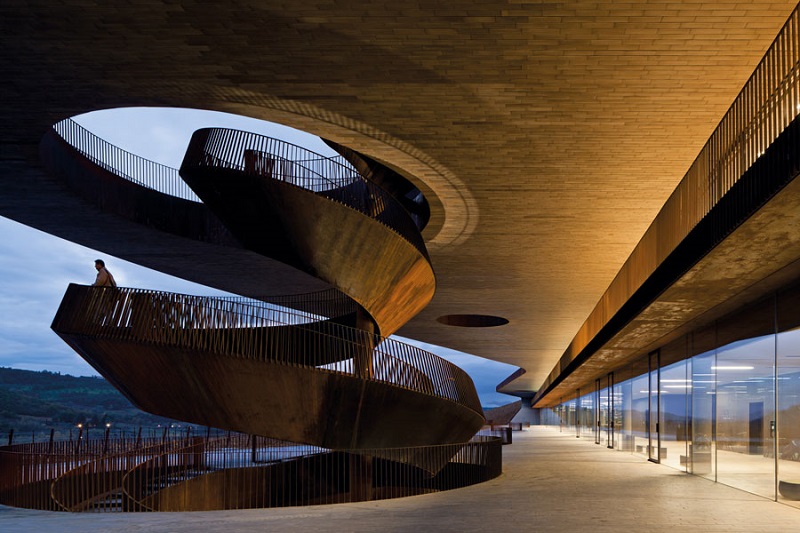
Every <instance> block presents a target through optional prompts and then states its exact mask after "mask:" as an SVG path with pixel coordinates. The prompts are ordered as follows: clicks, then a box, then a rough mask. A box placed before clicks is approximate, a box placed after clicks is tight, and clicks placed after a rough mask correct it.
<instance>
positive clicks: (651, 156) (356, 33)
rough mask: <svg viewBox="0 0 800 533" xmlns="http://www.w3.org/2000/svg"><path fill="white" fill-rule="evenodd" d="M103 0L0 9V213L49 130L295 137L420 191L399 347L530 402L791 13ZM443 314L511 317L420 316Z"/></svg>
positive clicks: (15, 213) (785, 8)
mask: <svg viewBox="0 0 800 533" xmlns="http://www.w3.org/2000/svg"><path fill="white" fill-rule="evenodd" d="M112 4H116V3H106V2H102V1H99V0H98V1H96V2H86V1H69V0H67V1H62V2H57V3H56V2H50V1H48V0H42V1H40V2H12V3H11V4H4V5H3V7H2V8H0V30H2V31H0V50H1V51H0V72H1V73H2V79H3V82H2V83H0V102H2V104H3V105H2V106H0V117H2V127H1V128H0V138H1V139H2V144H1V145H0V146H1V147H0V180H2V181H0V215H3V216H8V217H11V218H15V219H18V220H21V221H23V222H25V223H28V224H37V220H38V221H44V219H45V218H46V217H47V213H46V210H45V209H42V206H41V205H39V204H38V203H37V197H36V193H37V188H40V187H41V184H42V183H44V182H43V181H41V180H44V179H45V178H43V177H41V176H40V172H39V167H38V163H37V159H36V144H37V143H38V140H39V138H41V135H42V133H43V131H44V130H45V129H46V128H47V127H48V126H49V125H50V124H52V123H53V122H55V121H56V120H59V119H61V118H64V117H68V116H72V115H75V114H79V113H83V112H87V111H92V110H96V109H103V108H110V107H120V106H141V105H150V106H179V107H192V108H205V109H215V110H221V111H228V112H235V113H241V114H245V115H249V116H254V117H257V118H263V119H267V120H272V121H275V122H280V123H283V124H287V125H290V126H294V127H298V128H300V129H304V130H306V131H309V132H311V133H315V134H317V135H320V136H322V137H326V138H329V139H332V140H334V141H336V142H339V143H341V144H345V145H347V146H350V147H351V148H354V149H356V150H359V151H362V152H364V153H366V154H368V155H371V156H373V157H375V158H377V159H380V160H382V161H384V162H386V163H388V164H390V165H392V166H394V167H396V168H398V169H400V170H401V171H402V172H404V173H405V174H407V175H408V177H409V178H410V179H412V180H414V181H416V182H418V183H420V184H424V187H425V188H426V189H428V192H429V194H430V195H431V197H432V200H433V207H434V217H433V222H432V224H431V227H430V229H429V230H428V231H427V232H426V237H427V239H428V241H429V246H430V251H431V257H432V260H433V265H434V268H435V270H436V273H437V278H438V288H437V293H436V296H435V298H434V300H433V302H432V303H431V305H430V306H429V307H428V308H427V309H426V310H425V311H423V312H422V313H421V314H420V315H418V317H417V318H415V319H414V320H413V321H412V322H410V323H409V324H408V325H407V326H406V327H405V328H403V329H402V330H401V331H400V334H402V335H405V336H408V337H412V338H416V339H420V340H424V341H428V342H432V343H436V344H440V345H443V346H448V347H451V348H455V349H459V350H463V351H466V352H469V353H474V354H477V355H481V356H484V357H489V358H492V359H496V360H499V361H503V362H507V363H511V364H514V365H518V366H520V367H523V368H525V369H526V370H527V374H525V376H523V377H522V378H521V379H519V380H517V382H516V383H515V384H513V386H512V388H519V389H532V390H535V389H536V388H537V387H538V385H539V384H540V383H541V382H542V380H543V379H544V378H545V376H546V375H547V374H548V373H549V372H550V370H551V369H552V367H553V365H554V363H555V362H556V361H557V359H558V358H559V356H560V355H561V354H562V353H563V351H564V349H565V348H566V346H567V345H568V343H569V342H570V340H571V339H572V337H573V335H574V334H575V332H576V331H577V330H578V328H579V327H580V325H581V324H582V323H583V321H584V319H585V318H586V316H587V315H588V313H589V311H590V310H591V309H592V307H593V306H594V304H595V303H596V302H597V300H598V298H599V297H600V295H601V294H602V293H603V291H604V290H605V289H606V287H607V286H608V284H609V283H610V281H611V279H612V278H613V276H614V275H615V274H616V272H617V270H618V269H619V267H620V266H621V265H622V263H623V262H624V261H625V259H626V258H627V256H628V254H629V253H630V251H631V250H632V248H633V246H634V245H635V244H636V242H637V241H638V240H639V238H640V237H641V235H642V233H643V232H644V230H645V229H646V227H647V226H648V224H649V223H650V221H651V220H652V219H653V217H654V216H655V214H656V213H657V211H658V210H659V208H660V207H661V205H662V204H663V202H664V201H665V199H666V198H667V196H668V194H669V193H670V192H671V191H672V189H673V188H674V187H675V185H676V184H677V183H678V181H679V180H680V179H681V178H682V176H683V174H684V172H685V171H686V169H687V168H688V166H689V164H690V163H691V162H692V160H693V159H694V157H695V156H696V155H697V153H698V152H699V150H700V148H701V146H702V145H703V143H704V142H705V141H706V139H707V138H708V136H709V135H710V133H711V131H712V130H713V129H714V127H715V126H716V124H717V122H718V120H719V119H720V117H721V116H722V114H723V113H724V112H725V110H726V109H727V108H728V106H729V105H730V103H731V102H732V101H733V99H734V97H735V95H736V94H737V93H738V91H739V89H740V88H741V87H742V85H743V84H744V82H745V80H746V79H747V77H748V76H749V75H750V73H751V72H752V70H753V68H754V66H755V65H756V63H757V62H758V60H759V59H760V58H761V56H762V55H763V53H764V51H765V50H766V48H767V47H768V46H769V44H770V42H771V41H772V39H773V38H774V37H775V35H776V34H777V32H778V29H779V28H780V27H781V25H782V24H783V23H784V21H785V20H786V18H787V17H788V15H789V13H790V12H791V10H792V8H794V6H795V2H793V1H761V0H755V1H751V2H748V3H741V2H732V1H719V2H691V3H690V2H658V3H656V2H645V1H631V2H625V3H619V2H611V1H598V2H583V1H569V2H557V3H555V2H553V3H538V2H516V1H494V0H486V1H481V2H475V1H472V0H470V1H450V2H445V3H441V2H438V3H434V2H402V1H397V0H392V1H384V0H382V1H365V0H359V1H343V2H339V1H333V0H302V1H297V2H279V1H252V2H247V1H242V0H237V1H231V2H224V3H219V5H210V4H207V3H200V2H198V3H196V2H166V1H165V2H163V4H162V3H160V2H157V1H154V2H146V3H141V4H138V3H134V4H133V5H124V6H119V5H112ZM36 213H38V214H36ZM76 216H79V214H76ZM41 225H46V224H44V223H43V222H42V224H41ZM186 272H187V275H188V276H191V270H190V269H188V268H187V270H186ZM463 314H481V315H493V316H498V317H503V318H506V319H508V320H509V323H508V324H507V325H504V326H499V327H493V328H485V327H482V328H465V327H458V326H452V325H446V324H444V323H442V322H439V321H437V320H436V319H437V318H438V317H440V316H443V315H463Z"/></svg>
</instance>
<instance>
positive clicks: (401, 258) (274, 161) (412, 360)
mask: <svg viewBox="0 0 800 533" xmlns="http://www.w3.org/2000/svg"><path fill="white" fill-rule="evenodd" d="M343 152H345V155H346V156H347V158H348V159H349V160H351V161H353V162H354V164H355V165H356V166H359V167H362V168H364V169H367V172H366V173H367V174H373V175H374V176H376V177H380V179H383V181H384V185H385V184H387V183H391V181H390V178H391V171H387V172H385V173H384V174H382V175H381V176H378V172H377V171H376V169H378V168H379V167H378V165H377V164H376V163H375V162H373V161H371V160H368V159H366V158H363V156H360V155H358V154H355V153H352V152H350V153H348V152H347V151H346V150H344V149H343ZM42 153H43V159H44V160H45V164H46V166H49V167H50V169H51V170H52V171H53V172H54V173H55V174H58V175H61V176H62V177H63V178H64V180H65V181H66V182H67V184H68V186H69V187H70V188H71V189H72V190H74V191H76V192H77V193H78V194H79V195H81V196H82V197H83V198H84V199H85V200H88V201H89V202H90V203H92V204H94V205H97V206H99V207H101V208H102V209H103V210H104V211H106V212H110V213H113V214H115V215H119V216H122V217H125V218H126V219H129V220H133V221H135V222H138V223H141V224H145V225H147V226H148V227H150V228H153V230H157V231H153V234H154V241H157V240H158V235H159V234H161V232H165V233H169V234H172V235H177V236H180V237H182V238H184V239H187V238H188V239H192V240H193V241H196V242H199V243H207V245H208V246H209V247H213V249H214V251H215V253H219V251H218V250H219V249H220V247H222V248H224V249H226V250H230V253H231V257H233V258H234V261H235V258H236V257H237V254H240V253H243V251H244V253H252V252H255V253H257V254H259V255H260V256H263V257H267V258H270V259H272V260H275V261H278V262H280V263H281V264H284V265H288V266H290V267H291V268H293V269H297V270H299V271H302V272H305V273H306V274H308V275H310V276H313V277H314V278H316V279H319V280H322V281H324V282H325V283H326V284H327V285H328V286H330V287H332V288H331V289H329V290H327V291H323V292H318V293H315V294H313V295H302V296H297V297H291V296H284V297H281V298H264V297H261V296H258V298H235V297H230V298H214V297H198V296H189V295H182V294H173V293H166V292H159V291H148V290H141V289H126V288H120V289H109V288H96V287H85V286H78V285H70V287H69V288H68V290H67V293H66V295H65V296H64V299H63V301H62V304H61V306H60V308H59V310H58V312H57V314H56V317H55V319H54V321H53V326H52V327H53V329H54V330H55V331H56V332H57V333H58V334H59V335H60V336H61V337H62V338H63V339H64V340H65V341H66V342H67V343H68V344H69V345H70V346H72V347H73V348H74V349H75V350H76V351H77V352H78V353H79V354H81V355H82V356H83V357H84V358H85V359H86V360H87V361H88V362H89V363H90V364H92V366H94V367H95V368H96V369H97V370H98V371H99V372H100V373H101V374H102V375H103V376H104V377H106V378H107V379H108V380H109V381H110V382H111V383H113V384H114V385H115V386H116V387H117V388H118V389H120V390H121V391H122V392H123V393H124V394H125V395H126V396H127V397H128V398H130V399H131V400H132V401H133V402H134V403H135V404H136V405H138V406H140V407H141V408H143V409H145V410H147V411H149V412H152V413H156V414H160V415H163V416H168V417H171V418H175V419H180V420H184V421H187V422H191V423H195V424H202V425H205V426H209V427H218V428H224V429H228V430H234V431H242V432H247V433H250V434H253V435H262V436H265V437H272V438H277V439H282V440H285V441H291V442H295V443H303V444H308V445H313V446H320V447H324V448H326V449H330V450H347V451H348V453H352V452H355V453H358V450H364V451H365V452H366V451H367V450H369V452H368V453H369V455H367V456H366V457H367V459H364V458H362V459H361V461H365V460H366V461H373V460H377V459H375V458H377V457H383V458H384V459H387V460H390V461H395V462H399V463H403V464H408V465H415V467H420V468H423V469H424V470H427V471H428V472H430V473H431V474H434V473H436V472H438V471H439V470H441V469H442V468H443V467H444V466H445V465H446V464H447V461H448V460H449V459H450V458H451V457H452V456H453V454H454V453H456V451H457V450H458V449H459V447H458V446H456V447H455V448H447V447H442V446H441V445H450V444H455V445H459V444H464V443H466V442H467V441H469V439H470V437H472V436H473V435H474V434H475V433H476V431H477V430H478V429H479V428H480V427H481V425H482V424H483V421H484V420H483V416H482V409H481V407H480V403H479V400H478V397H477V393H476V392H475V388H474V385H473V383H472V381H471V379H470V378H469V376H467V374H466V373H464V372H463V371H462V370H461V369H459V368H458V367H456V366H455V365H453V364H451V363H449V362H447V361H445V360H444V359H441V358H439V357H437V356H435V355H433V354H431V353H428V352H425V351H423V350H420V349H418V348H416V347H412V346H409V345H405V344H403V343H399V342H397V341H395V340H393V339H388V338H386V336H387V335H390V334H391V333H393V332H394V331H396V330H397V329H398V328H399V327H400V326H402V324H403V323H405V322H406V321H407V320H408V319H410V318H411V317H412V316H414V315H415V314H416V313H417V312H418V311H419V310H421V309H422V308H423V307H424V306H425V305H426V304H427V303H428V301H429V300H430V298H431V297H432V295H433V291H434V287H435V279H434V275H433V270H432V268H431V265H430V260H429V258H428V255H427V251H426V250H425V246H424V243H423V241H422V237H421V235H420V230H421V228H422V227H424V223H425V220H427V214H426V212H425V210H426V205H425V204H424V202H419V199H418V198H416V197H415V196H416V195H415V193H414V192H413V191H409V187H408V185H407V184H400V185H398V186H396V187H395V189H396V191H395V192H398V191H399V192H400V193H401V196H402V197H401V198H397V197H395V196H393V194H391V193H389V192H387V189H386V188H384V187H381V186H378V185H377V184H375V183H373V182H371V181H369V180H367V179H365V178H364V177H363V176H362V175H361V174H359V173H358V172H357V171H356V170H355V167H354V166H353V165H352V164H350V163H348V162H346V161H345V160H344V159H343V158H336V159H330V158H324V157H322V156H319V155H317V154H314V153H312V152H308V151H306V150H304V149H302V148H300V147H297V146H294V145H290V144H288V143H283V142H281V141H276V140H274V139H269V138H267V137H263V136H258V135H254V134H249V133H245V132H239V131H234V130H223V129H205V130H199V131H198V132H196V133H195V135H194V136H193V138H192V141H191V143H190V146H189V148H188V150H187V153H186V157H185V159H184V163H183V165H182V167H181V177H183V179H184V180H185V181H186V183H188V184H189V185H190V186H191V188H192V191H189V190H187V189H186V187H185V186H183V185H182V184H181V183H180V181H179V179H177V173H176V172H175V171H174V169H168V168H166V167H163V168H162V166H160V165H156V164H155V163H152V162H149V161H146V160H142V159H141V158H137V157H136V156H133V155H132V154H128V153H126V152H123V151H121V150H119V149H117V148H115V147H112V146H110V145H108V144H107V143H104V142H103V141H102V140H100V139H97V138H96V137H94V136H92V135H91V134H89V133H88V132H86V131H85V130H83V129H82V128H80V127H79V126H77V124H75V123H74V122H72V121H64V122H62V123H59V124H57V125H56V126H55V127H54V130H53V132H51V133H50V135H49V136H46V137H45V139H44V140H43V144H42ZM154 175H155V177H154ZM195 194H196V196H195ZM198 197H199V198H202V202H201V201H199V198H198ZM154 206H156V207H155V208H154ZM407 208H411V209H412V211H414V214H413V216H411V215H409V212H408V211H407ZM165 210H166V212H165ZM187 220H188V221H189V222H190V223H187ZM198 281H203V280H198ZM220 288H223V289H228V290H230V288H229V287H220ZM250 296H253V295H252V294H250ZM415 447H432V448H436V450H437V451H434V452H432V451H431V450H430V449H428V450H424V449H423V448H415ZM437 447H438V448H437ZM401 449H402V451H401ZM369 457H372V458H373V459H369ZM367 470H368V471H370V472H371V467H370V468H368V469H367ZM367 477H370V476H367ZM362 481H363V480H362ZM366 483H367V484H369V481H366ZM73 507H80V502H78V503H76V504H74V505H73Z"/></svg>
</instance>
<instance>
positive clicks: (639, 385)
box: [631, 374, 650, 457]
mask: <svg viewBox="0 0 800 533" xmlns="http://www.w3.org/2000/svg"><path fill="white" fill-rule="evenodd" d="M648 381H649V376H648V375H647V374H644V375H642V376H639V377H636V378H633V379H632V380H631V387H632V390H631V435H632V436H633V452H634V453H637V454H641V455H642V456H644V457H647V456H648V453H647V452H648V431H647V426H648V422H649V411H648V402H649V400H650V398H649V396H650V389H649V383H648Z"/></svg>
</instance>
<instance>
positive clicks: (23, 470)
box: [0, 430, 502, 512]
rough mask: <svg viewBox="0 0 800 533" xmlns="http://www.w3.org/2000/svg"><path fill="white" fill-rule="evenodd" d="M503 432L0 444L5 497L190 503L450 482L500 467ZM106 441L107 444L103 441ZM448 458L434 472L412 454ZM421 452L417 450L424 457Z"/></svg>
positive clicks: (74, 505)
mask: <svg viewBox="0 0 800 533" xmlns="http://www.w3.org/2000/svg"><path fill="white" fill-rule="evenodd" d="M500 448H501V442H500V439H497V438H489V437H475V438H473V440H472V441H470V442H468V443H463V444H448V445H438V446H422V447H413V448H394V449H373V450H358V452H357V453H351V452H348V451H331V450H327V449H324V448H319V447H316V446H308V445H296V444H292V443H288V442H283V441H279V440H275V439H269V438H264V437H257V436H253V435H245V434H241V433H231V432H219V431H217V430H215V431H214V433H213V435H212V433H211V430H209V431H208V433H207V434H206V436H204V437H203V436H191V435H190V434H189V433H187V435H186V436H185V437H172V436H171V437H166V436H164V437H160V438H145V439H142V438H124V439H122V438H120V439H111V440H110V441H103V440H101V439H96V440H94V441H92V440H89V441H85V442H84V441H68V442H55V443H50V444H47V443H41V444H24V445H15V446H6V447H2V448H0V472H2V474H3V476H2V477H0V503H2V504H5V505H13V506H17V507H24V508H30V509H41V510H51V511H71V512H77V511H91V512H120V511H193V510H215V509H245V508H268V507H281V506H296V505H317V504H330V503H342V502H353V501H364V500H377V499H387V498H395V497H402V496H409V495H414V494H423V493H427V492H435V491H441V490H450V489H454V488H458V487H464V486H467V485H472V484H475V483H481V482H483V481H487V480H489V479H493V478H495V477H497V476H498V475H500V473H501V472H502V453H501V450H500ZM101 450H104V451H101ZM411 455H413V456H415V457H417V458H418V461H417V462H420V463H423V464H424V458H425V457H427V456H430V458H431V462H433V463H435V462H437V461H439V460H440V457H442V456H443V455H446V456H447V457H450V458H451V459H450V461H449V463H448V464H447V466H445V468H443V469H441V470H440V471H439V472H438V473H437V474H435V475H433V474H430V473H429V472H427V471H426V470H425V469H424V468H419V467H415V466H411V465H409V464H407V463H405V462H403V459H404V458H405V457H408V456H411ZM420 458H421V459H423V460H421V461H420V460H419V459H420Z"/></svg>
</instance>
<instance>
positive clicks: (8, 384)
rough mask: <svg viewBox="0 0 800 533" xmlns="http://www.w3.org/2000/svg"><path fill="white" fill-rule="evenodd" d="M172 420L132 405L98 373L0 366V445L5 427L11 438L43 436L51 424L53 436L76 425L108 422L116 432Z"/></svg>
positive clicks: (100, 427)
mask: <svg viewBox="0 0 800 533" xmlns="http://www.w3.org/2000/svg"><path fill="white" fill-rule="evenodd" d="M175 422H176V421H174V420H169V419H167V418H163V417H158V416H154V415H151V414H149V413H145V412H144V411H141V410H140V409H137V408H136V407H134V406H133V404H131V402H130V401H128V399H127V398H125V397H124V396H123V395H122V394H121V393H120V392H119V391H118V390H117V389H115V388H114V387H112V386H111V385H110V384H109V383H108V382H107V381H106V380H105V379H103V378H100V377H76V376H69V375H63V374H58V373H54V372H47V371H44V372H31V371H28V370H16V369H12V368H3V367H0V431H2V433H0V445H4V444H7V443H8V434H9V432H10V431H11V430H14V442H30V440H31V438H36V439H37V440H38V439H42V438H49V435H50V430H51V429H54V430H56V438H68V437H69V432H70V431H72V432H73V433H76V432H77V426H78V424H82V425H83V427H84V428H89V431H96V432H100V431H104V430H105V428H106V424H111V426H110V427H111V428H112V430H113V431H114V434H115V435H116V434H117V433H118V432H121V431H135V430H137V429H138V427H143V428H148V430H149V429H150V428H156V427H158V426H162V427H163V426H165V425H166V426H169V425H171V424H175ZM95 428H97V429H95Z"/></svg>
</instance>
